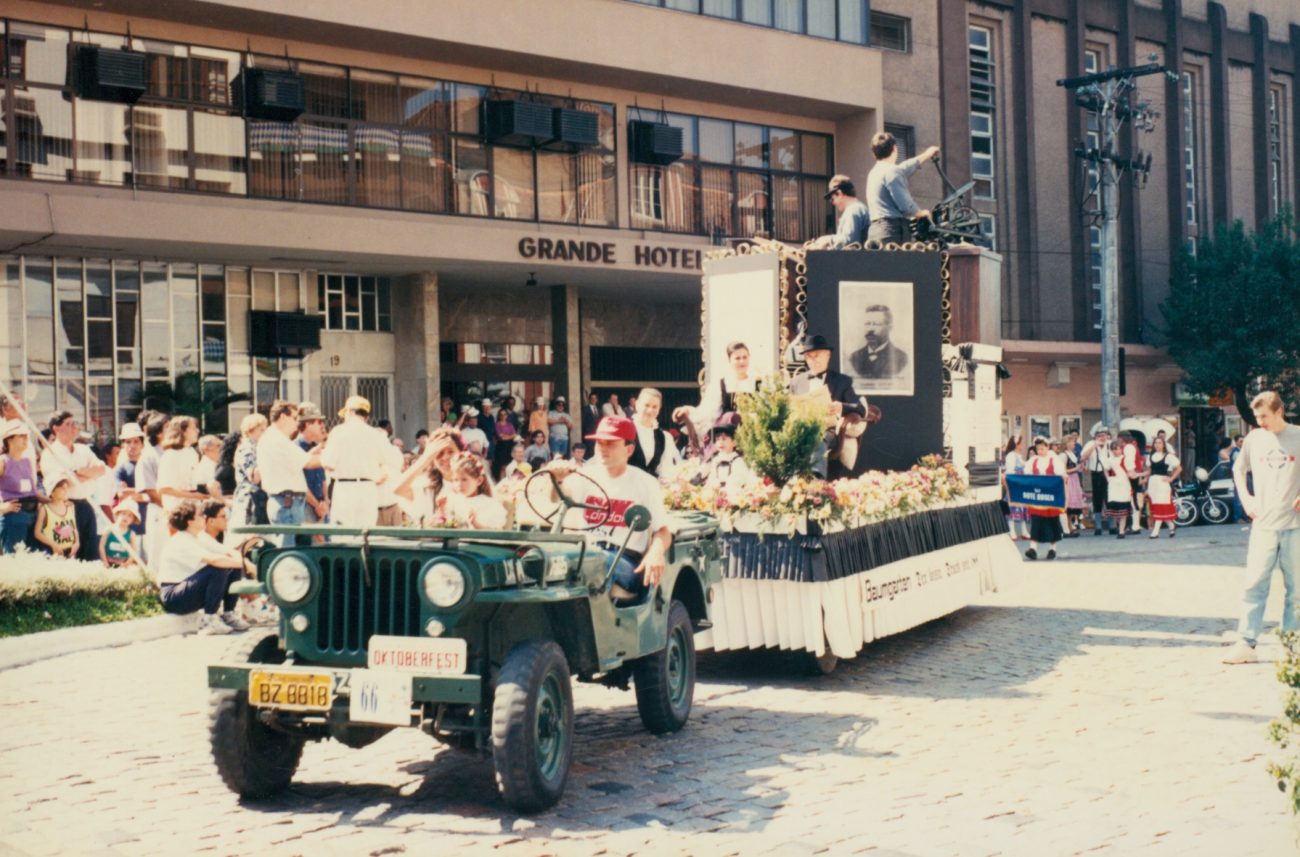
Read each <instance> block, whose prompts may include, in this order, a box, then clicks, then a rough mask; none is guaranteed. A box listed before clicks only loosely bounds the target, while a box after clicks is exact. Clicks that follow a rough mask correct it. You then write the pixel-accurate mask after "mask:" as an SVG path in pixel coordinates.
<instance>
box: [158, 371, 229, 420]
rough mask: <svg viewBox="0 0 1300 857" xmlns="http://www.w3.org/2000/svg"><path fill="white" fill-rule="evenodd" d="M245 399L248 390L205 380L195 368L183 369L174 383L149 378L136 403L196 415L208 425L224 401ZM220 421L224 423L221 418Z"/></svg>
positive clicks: (172, 412) (223, 404)
mask: <svg viewBox="0 0 1300 857" xmlns="http://www.w3.org/2000/svg"><path fill="white" fill-rule="evenodd" d="M246 401H248V395H247V394H245V393H232V392H230V388H229V387H227V386H226V382H225V381H204V380H202V379H201V378H200V377H199V373H198V372H182V373H181V374H179V375H177V376H176V383H175V384H170V383H168V382H166V381H149V382H148V383H146V384H145V386H144V392H142V393H141V394H140V395H138V396H137V397H136V402H135V403H136V404H138V405H140V406H141V407H146V408H151V409H152V410H155V411H161V412H163V413H165V414H173V415H176V416H187V417H197V418H198V421H199V425H200V426H202V427H203V428H207V427H208V421H209V419H210V418H211V417H213V416H215V415H218V414H220V415H223V416H224V413H225V409H226V406H227V405H229V404H231V403H232V402H246ZM220 422H221V423H222V424H223V425H224V420H221V421H220Z"/></svg>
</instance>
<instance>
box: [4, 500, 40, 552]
mask: <svg viewBox="0 0 1300 857" xmlns="http://www.w3.org/2000/svg"><path fill="white" fill-rule="evenodd" d="M34 523H36V515H35V514H33V513H32V512H24V511H22V510H19V511H17V512H10V513H9V514H7V515H0V553H13V552H14V551H15V550H16V549H17V547H18V546H19V545H22V544H27V542H28V540H29V537H30V536H31V534H32V524H34Z"/></svg>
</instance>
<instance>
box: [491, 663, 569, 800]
mask: <svg viewBox="0 0 1300 857" xmlns="http://www.w3.org/2000/svg"><path fill="white" fill-rule="evenodd" d="M492 761H493V763H494V765H495V767H496V775H497V788H498V789H500V791H501V797H502V799H504V800H505V802H506V803H507V804H508V805H509V806H510V807H511V808H512V809H515V810H518V811H520V812H538V811H540V810H543V809H547V808H549V807H552V806H554V805H555V803H556V801H558V800H559V799H560V795H562V794H564V786H565V783H567V782H568V779H569V765H570V763H571V762H572V761H573V688H572V686H571V683H570V681H569V664H568V661H566V660H565V657H564V651H563V650H562V649H561V648H560V647H559V646H558V645H556V644H555V643H553V642H549V641H547V642H540V641H532V642H527V643H520V644H519V645H517V646H515V647H514V648H513V649H511V650H510V654H509V655H507V656H506V662H505V664H504V665H503V666H502V667H501V673H500V675H499V676H498V677H497V684H496V693H495V696H494V698H493V700H492Z"/></svg>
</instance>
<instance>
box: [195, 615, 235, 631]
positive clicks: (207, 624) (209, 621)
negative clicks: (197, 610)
mask: <svg viewBox="0 0 1300 857" xmlns="http://www.w3.org/2000/svg"><path fill="white" fill-rule="evenodd" d="M233 630H234V629H233V628H231V627H230V626H229V625H227V624H226V623H225V622H223V621H221V617H220V616H218V615H216V614H215V613H204V614H203V615H202V616H200V617H199V636H200V637H214V636H217V635H219V634H229V633H230V632H231V631H233Z"/></svg>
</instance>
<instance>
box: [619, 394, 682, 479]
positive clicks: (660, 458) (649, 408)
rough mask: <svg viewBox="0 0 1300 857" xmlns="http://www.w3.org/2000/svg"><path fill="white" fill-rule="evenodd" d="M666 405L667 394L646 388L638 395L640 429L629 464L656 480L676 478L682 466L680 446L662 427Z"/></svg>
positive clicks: (636, 418) (637, 428) (637, 422)
mask: <svg viewBox="0 0 1300 857" xmlns="http://www.w3.org/2000/svg"><path fill="white" fill-rule="evenodd" d="M663 404H664V397H663V393H660V392H659V391H658V390H656V389H655V388H653V387H645V388H643V389H642V390H641V392H640V393H638V394H637V397H636V412H635V413H636V416H635V418H634V419H633V420H632V422H633V424H634V425H635V426H636V445H635V447H634V448H633V449H632V455H631V456H630V457H629V458H628V462H627V463H628V464H629V465H631V466H632V467H636V468H638V469H640V470H644V471H645V472H646V473H649V474H650V475H651V476H654V477H655V478H656V479H663V478H666V477H668V476H670V475H672V473H673V471H674V470H675V469H676V468H677V465H678V464H679V463H680V462H681V456H680V455H679V454H678V452H677V445H676V444H674V443H673V439H672V438H671V437H670V436H669V435H668V432H667V431H665V430H664V429H662V428H660V427H659V410H660V408H662V407H663Z"/></svg>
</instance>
